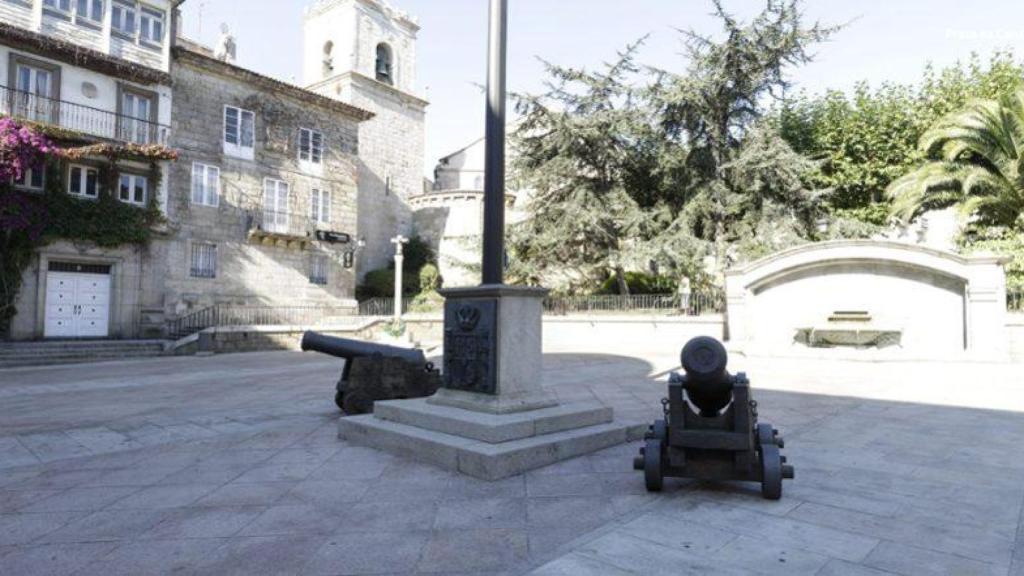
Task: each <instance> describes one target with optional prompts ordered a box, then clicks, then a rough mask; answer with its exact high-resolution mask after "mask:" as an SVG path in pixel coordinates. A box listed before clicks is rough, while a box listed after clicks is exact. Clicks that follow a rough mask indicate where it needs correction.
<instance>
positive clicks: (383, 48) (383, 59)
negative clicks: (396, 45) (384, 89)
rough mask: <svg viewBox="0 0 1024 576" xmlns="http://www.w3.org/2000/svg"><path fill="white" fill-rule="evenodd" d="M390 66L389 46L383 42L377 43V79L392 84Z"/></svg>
mask: <svg viewBox="0 0 1024 576" xmlns="http://www.w3.org/2000/svg"><path fill="white" fill-rule="evenodd" d="M392 68H393V67H392V54H391V47H390V46H388V45H387V44H384V43H383V42H381V43H380V44H377V80H378V81H380V82H383V83H385V84H392V85H393V84H394V83H395V75H394V73H393V69H392Z"/></svg>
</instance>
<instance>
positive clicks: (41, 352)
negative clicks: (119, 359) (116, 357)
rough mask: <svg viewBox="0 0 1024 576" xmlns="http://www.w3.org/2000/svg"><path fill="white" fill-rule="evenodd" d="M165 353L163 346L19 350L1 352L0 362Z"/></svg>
mask: <svg viewBox="0 0 1024 576" xmlns="http://www.w3.org/2000/svg"><path fill="white" fill-rule="evenodd" d="M163 351H164V347H163V346H152V347H145V348H142V347H139V348H122V347H110V348H52V349H36V350H19V351H17V352H14V351H3V352H0V360H3V359H10V358H24V357H25V356H55V355H58V356H64V355H70V356H75V355H79V356H89V355H95V354H136V353H140V354H141V353H146V352H156V353H162V352H163Z"/></svg>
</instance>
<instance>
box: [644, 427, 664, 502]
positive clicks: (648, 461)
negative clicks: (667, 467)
mask: <svg viewBox="0 0 1024 576" xmlns="http://www.w3.org/2000/svg"><path fill="white" fill-rule="evenodd" d="M661 462H662V454H661V440H659V439H657V438H652V439H650V440H648V441H647V445H646V446H645V447H644V483H645V484H646V485H647V491H648V492H660V491H661V487H662V486H663V484H664V477H665V476H664V473H663V472H662V469H661Z"/></svg>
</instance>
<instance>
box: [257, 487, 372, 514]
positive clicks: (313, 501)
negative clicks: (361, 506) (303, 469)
mask: <svg viewBox="0 0 1024 576" xmlns="http://www.w3.org/2000/svg"><path fill="white" fill-rule="evenodd" d="M370 486H371V481H370V480H303V481H302V482H299V483H298V484H295V485H294V486H293V487H292V489H291V490H290V491H288V492H287V493H286V494H284V495H283V496H282V497H281V498H280V499H279V500H278V501H277V502H276V503H277V504H278V505H281V506H295V505H300V504H309V505H313V506H317V507H321V508H328V509H331V510H344V509H347V508H349V507H351V506H352V505H353V504H354V503H357V502H361V501H362V500H363V495H364V494H365V493H366V492H367V490H369V489H370Z"/></svg>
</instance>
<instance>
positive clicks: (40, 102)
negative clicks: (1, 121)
mask: <svg viewBox="0 0 1024 576" xmlns="http://www.w3.org/2000/svg"><path fill="white" fill-rule="evenodd" d="M14 68H15V72H14V89H15V93H14V94H13V99H14V102H13V104H14V116H18V117H21V118H25V119H27V120H31V121H33V122H55V121H56V118H57V112H58V110H59V106H58V103H57V101H56V100H55V99H54V96H55V95H56V90H57V82H56V81H55V76H57V75H56V74H55V73H54V71H53V70H50V69H46V68H42V67H37V66H33V65H30V64H22V63H16V64H15V67H14Z"/></svg>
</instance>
